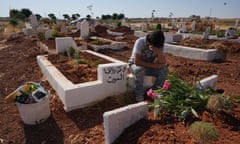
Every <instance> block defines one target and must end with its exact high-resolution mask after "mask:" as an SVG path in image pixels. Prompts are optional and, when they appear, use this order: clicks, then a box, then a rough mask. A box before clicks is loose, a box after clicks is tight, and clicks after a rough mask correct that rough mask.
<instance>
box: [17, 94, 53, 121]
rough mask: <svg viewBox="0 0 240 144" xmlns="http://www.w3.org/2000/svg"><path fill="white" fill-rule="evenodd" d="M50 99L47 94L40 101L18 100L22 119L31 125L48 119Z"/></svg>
mask: <svg viewBox="0 0 240 144" xmlns="http://www.w3.org/2000/svg"><path fill="white" fill-rule="evenodd" d="M49 101H50V97H49V95H46V96H45V97H44V98H43V100H42V101H40V102H38V103H32V104H22V103H18V102H16V104H17V107H18V111H19V113H20V116H21V118H22V121H23V122H24V123H25V124H29V125H36V124H40V123H42V122H44V121H46V120H47V119H48V117H49V116H50V107H49Z"/></svg>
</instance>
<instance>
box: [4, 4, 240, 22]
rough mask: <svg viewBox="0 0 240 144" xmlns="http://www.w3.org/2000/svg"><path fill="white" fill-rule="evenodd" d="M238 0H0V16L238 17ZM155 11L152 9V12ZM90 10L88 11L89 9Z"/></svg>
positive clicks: (239, 11)
mask: <svg viewBox="0 0 240 144" xmlns="http://www.w3.org/2000/svg"><path fill="white" fill-rule="evenodd" d="M239 7H240V0H2V1H1V3H0V17H8V16H9V10H10V9H17V10H21V9H22V8H27V9H29V10H31V11H32V12H33V13H34V14H40V15H41V16H42V17H48V14H49V13H53V14H55V16H56V17H57V18H63V16H62V15H63V14H68V15H69V16H71V15H72V14H75V13H78V14H80V18H85V17H86V15H88V14H90V15H92V17H94V18H96V17H97V16H98V17H100V18H101V16H102V15H107V14H110V15H112V14H113V13H117V14H120V13H123V14H124V15H125V17H128V18H149V17H151V16H152V13H153V14H154V17H169V15H170V13H172V14H173V15H172V17H173V18H174V17H175V18H178V17H189V16H191V15H199V16H201V17H206V16H211V17H217V18H240V9H239ZM153 11H155V12H153ZM91 12H92V13H91Z"/></svg>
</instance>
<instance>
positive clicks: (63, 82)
mask: <svg viewBox="0 0 240 144" xmlns="http://www.w3.org/2000/svg"><path fill="white" fill-rule="evenodd" d="M85 51H86V52H88V53H91V54H94V55H96V56H99V57H102V58H104V59H107V60H109V61H112V62H113V63H109V64H100V65H99V66H98V70H97V71H98V80H97V81H91V82H86V83H80V84H73V83H72V82H71V81H69V80H68V79H67V78H66V77H65V76H64V75H63V74H62V73H61V72H60V71H59V70H58V69H57V68H56V67H55V66H54V65H53V64H51V63H50V62H49V61H48V60H47V58H46V57H45V56H37V61H38V64H39V66H40V68H41V70H42V72H43V74H44V75H45V76H46V77H47V79H48V81H49V83H50V84H51V85H52V87H53V88H54V89H55V90H56V92H57V94H58V95H59V97H60V99H61V100H62V102H63V104H64V109H65V111H67V112H68V111H71V110H73V109H77V108H82V107H85V106H88V105H91V104H93V103H95V102H98V101H100V100H103V99H104V98H106V97H108V96H113V95H116V94H120V93H124V92H125V91H126V88H127V87H126V84H127V77H126V76H127V64H126V63H122V62H120V61H118V60H115V59H112V58H110V57H107V56H104V55H101V54H98V53H96V52H93V51H89V50H85Z"/></svg>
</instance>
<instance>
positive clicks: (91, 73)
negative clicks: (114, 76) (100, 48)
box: [47, 52, 110, 84]
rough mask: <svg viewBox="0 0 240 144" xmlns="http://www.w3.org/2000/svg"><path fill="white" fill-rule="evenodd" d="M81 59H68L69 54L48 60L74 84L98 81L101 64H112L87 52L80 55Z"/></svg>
mask: <svg viewBox="0 0 240 144" xmlns="http://www.w3.org/2000/svg"><path fill="white" fill-rule="evenodd" d="M78 57H79V58H78V59H76V58H73V57H68V56H67V54H64V53H62V54H51V55H48V57H47V58H48V60H49V61H50V62H51V63H52V64H54V65H55V66H56V68H57V69H58V70H59V71H60V72H61V73H62V74H63V75H65V76H66V78H67V79H68V80H70V81H71V82H72V83H74V84H78V83H84V82H89V81H96V80H97V67H98V65H99V64H106V63H110V62H109V61H107V60H105V59H102V58H100V57H97V56H94V55H91V54H89V53H87V52H81V53H79V56H78Z"/></svg>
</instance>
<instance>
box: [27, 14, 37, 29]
mask: <svg viewBox="0 0 240 144" xmlns="http://www.w3.org/2000/svg"><path fill="white" fill-rule="evenodd" d="M29 19H30V22H31V26H32V28H36V27H38V21H37V17H36V16H35V15H34V14H32V15H30V17H29Z"/></svg>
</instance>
